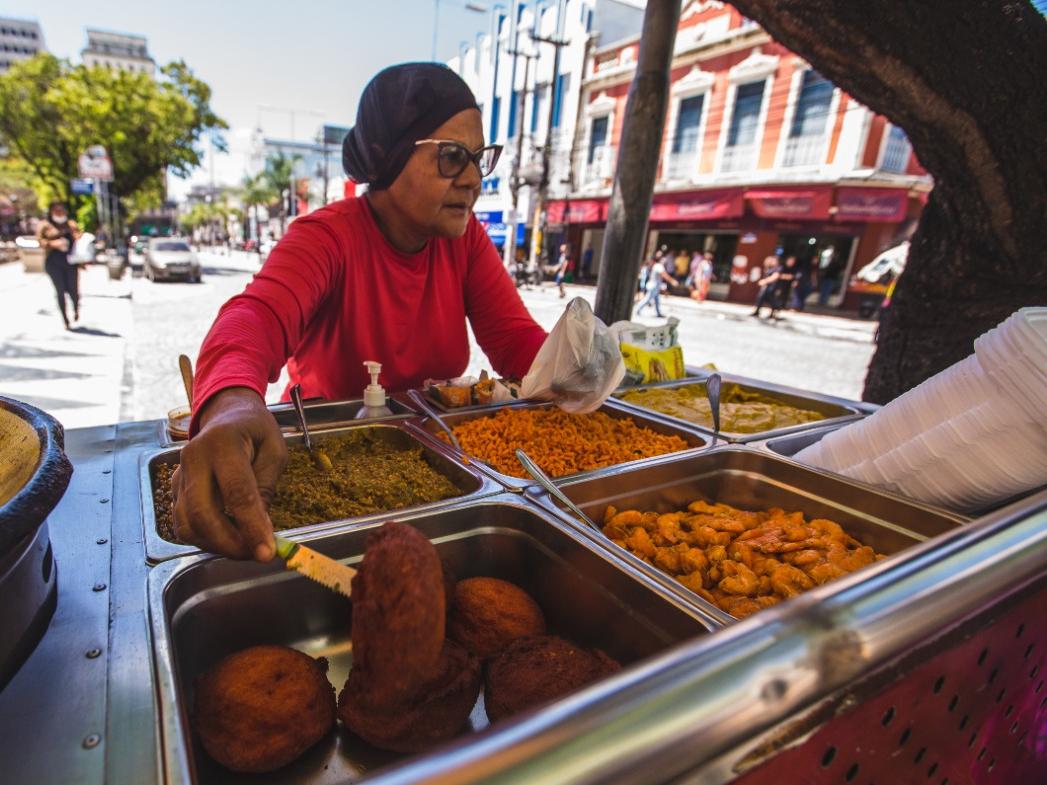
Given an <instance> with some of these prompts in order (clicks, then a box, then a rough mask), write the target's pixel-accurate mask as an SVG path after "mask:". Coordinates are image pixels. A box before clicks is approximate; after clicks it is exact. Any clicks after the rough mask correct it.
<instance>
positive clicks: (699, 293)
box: [691, 251, 713, 302]
mask: <svg viewBox="0 0 1047 785" xmlns="http://www.w3.org/2000/svg"><path fill="white" fill-rule="evenodd" d="M712 280H713V255H712V253H710V252H709V251H706V252H705V253H704V254H702V255H701V256H698V254H695V260H694V261H692V262H691V297H692V298H693V299H695V300H697V301H698V302H704V301H705V298H706V297H708V296H709V286H710V284H711V283H712Z"/></svg>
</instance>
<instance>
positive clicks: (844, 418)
mask: <svg viewBox="0 0 1047 785" xmlns="http://www.w3.org/2000/svg"><path fill="white" fill-rule="evenodd" d="M711 373H712V371H709V372H707V373H705V374H704V375H703V376H701V377H698V378H691V379H676V380H673V381H671V382H658V383H655V384H644V385H640V386H638V387H630V388H629V389H628V390H618V391H615V393H614V398H615V401H616V402H617V403H619V404H621V405H622V406H625V407H627V408H629V409H631V410H633V411H640V412H645V413H648V414H652V415H654V416H656V417H659V418H662V419H664V420H666V421H667V422H671V423H675V424H678V425H680V426H683V427H687V428H691V429H694V430H696V431H699V432H701V433H705V434H711V433H713V429H712V427H711V426H706V425H702V424H700V423H696V422H692V421H691V420H684V419H682V418H679V417H673V416H672V415H669V414H665V413H664V412H660V411H658V410H657V409H650V408H648V407H646V406H641V405H640V404H637V403H631V402H629V401H626V400H624V399H623V398H622V397H621V396H622V395H624V394H626V393H629V392H637V391H641V390H648V389H653V388H662V387H668V388H674V387H689V386H691V385H699V386H704V384H705V379H707V378H708V376H709V375H710V374H711ZM720 376H721V378H722V379H723V381H724V383H725V384H737V385H739V386H740V387H743V388H745V389H750V390H753V391H755V392H760V393H764V394H766V395H770V396H773V397H774V398H776V399H778V400H780V401H781V402H782V403H785V404H788V405H790V406H796V407H798V408H801V409H808V410H810V411H815V412H818V413H820V414H823V415H825V419H822V420H817V421H815V422H809V423H801V424H799V425H791V426H789V427H787V428H772V429H771V430H768V431H758V432H756V433H734V432H732V431H720V437H721V438H722V439H725V440H726V441H729V442H734V443H737V444H744V443H748V442H756V441H762V440H764V439H771V438H774V437H777V436H784V435H786V434H791V433H797V432H800V431H805V430H807V429H809V428H821V427H823V426H825V425H830V424H842V423H844V422H848V421H850V420H856V419H859V418H861V417H864V416H865V415H866V412H865V410H863V409H861V408H859V406H857V405H856V403H855V402H854V401H849V400H847V399H845V398H836V397H834V396H831V395H822V394H821V393H816V392H809V391H807V390H798V389H796V388H794V387H784V386H782V385H778V384H772V383H771V382H758V381H756V380H754V379H747V378H746V377H744V376H733V375H731V374H726V373H724V374H720Z"/></svg>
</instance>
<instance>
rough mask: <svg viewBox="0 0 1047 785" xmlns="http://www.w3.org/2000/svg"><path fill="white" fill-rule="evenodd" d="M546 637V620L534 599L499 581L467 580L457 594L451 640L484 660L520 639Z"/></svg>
mask: <svg viewBox="0 0 1047 785" xmlns="http://www.w3.org/2000/svg"><path fill="white" fill-rule="evenodd" d="M544 634H545V616H543V615H542V609H541V608H539V607H538V603H536V602H535V601H534V600H533V599H531V595H529V594H528V593H527V592H525V591H524V590H523V589H521V588H519V587H518V586H515V585H514V584H512V583H509V582H508V581H503V580H499V579H498V578H467V579H465V580H464V581H459V582H458V585H457V586H455V590H454V612H453V613H452V614H451V622H450V626H449V627H448V629H447V635H448V637H450V638H452V639H454V640H456V641H458V642H459V643H460V644H462V645H463V646H465V648H467V649H468V650H469V651H471V652H472V653H473V654H475V655H476V656H477V657H480V658H481V659H486V658H487V657H490V656H492V655H494V654H497V653H498V652H500V651H501V650H502V649H504V648H505V647H506V646H508V645H509V644H510V643H512V642H513V641H515V640H516V639H517V638H527V637H530V636H533V635H544Z"/></svg>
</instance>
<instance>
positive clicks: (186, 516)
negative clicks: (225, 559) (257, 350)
mask: <svg viewBox="0 0 1047 785" xmlns="http://www.w3.org/2000/svg"><path fill="white" fill-rule="evenodd" d="M200 422H201V427H200V431H199V432H198V433H197V434H196V436H194V437H193V438H192V439H191V440H190V441H189V442H188V443H187V444H186V445H185V447H184V448H183V449H182V457H181V465H180V466H179V468H178V470H177V471H176V472H175V474H174V478H173V486H174V488H173V491H174V497H175V503H174V529H175V534H176V535H177V536H178V539H180V540H182V541H183V542H186V543H190V544H193V545H197V546H199V547H201V548H204V549H205V550H208V551H211V552H212V553H218V554H222V555H224V556H230V557H232V558H234V559H250V558H254V559H257V560H258V561H262V562H265V561H269V560H270V559H271V558H272V557H273V554H274V553H275V541H274V539H273V524H272V521H271V520H270V519H269V504H270V502H271V501H272V499H273V494H274V493H275V491H276V482H277V480H278V479H279V478H280V474H281V472H283V469H284V465H285V464H286V462H287V447H286V445H285V444H284V438H283V435H282V434H281V433H280V428H279V426H278V425H277V424H276V420H275V419H274V418H273V415H272V414H271V413H270V412H269V410H268V409H266V407H265V402H264V401H263V400H262V399H261V398H260V397H259V396H258V394H257V393H255V392H254V391H253V390H249V389H247V388H245V387H232V388H229V389H227V390H222V391H221V392H220V393H218V394H217V395H215V396H214V397H213V398H212V399H211V400H210V401H208V402H207V405H206V406H205V407H204V410H203V412H202V413H201V415H200Z"/></svg>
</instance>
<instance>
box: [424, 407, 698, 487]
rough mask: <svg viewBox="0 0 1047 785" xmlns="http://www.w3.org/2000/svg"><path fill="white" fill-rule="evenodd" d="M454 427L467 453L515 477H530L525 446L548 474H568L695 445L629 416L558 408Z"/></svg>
mask: <svg viewBox="0 0 1047 785" xmlns="http://www.w3.org/2000/svg"><path fill="white" fill-rule="evenodd" d="M452 430H453V431H454V435H455V437H456V438H457V439H458V441H459V443H461V445H462V449H463V450H464V451H465V452H467V453H469V454H470V455H472V456H473V457H475V458H479V459H480V460H482V461H486V462H487V463H489V464H490V465H491V466H492V467H494V468H495V469H497V470H498V471H499V472H501V473H502V474H508V475H511V476H513V477H527V474H526V473H525V472H524V469H523V466H521V465H520V461H519V460H517V458H516V450H517V448H521V447H522V448H523V450H524V452H526V453H527V454H528V455H529V456H530V458H531V460H533V461H534V462H535V463H537V464H538V465H539V466H541V467H542V469H543V470H545V472H546V473H547V474H548V475H550V476H551V477H563V476H565V475H568V474H574V473H575V472H585V471H591V470H593V469H599V468H602V467H604V466H614V465H615V464H619V463H626V462H627V461H635V460H639V459H640V458H650V457H652V456H655V455H664V454H665V453H670V452H678V451H680V450H686V449H688V448H689V446H690V445H688V444H687V442H685V441H684V440H683V439H681V438H680V437H679V436H669V435H665V434H661V433H657V432H655V431H652V430H651V429H650V428H644V427H643V426H641V425H637V424H636V422H635V421H634V420H631V419H629V418H623V419H618V418H615V417H610V416H609V415H607V414H605V413H603V412H593V413H592V414H567V413H566V412H564V411H561V410H560V409H557V408H555V407H553V408H548V409H502V410H501V411H499V412H498V413H497V414H495V415H493V416H489V417H480V418H477V419H475V420H468V421H466V422H463V423H461V424H460V425H456V426H454V428H453V429H452ZM441 436H442V434H441Z"/></svg>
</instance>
